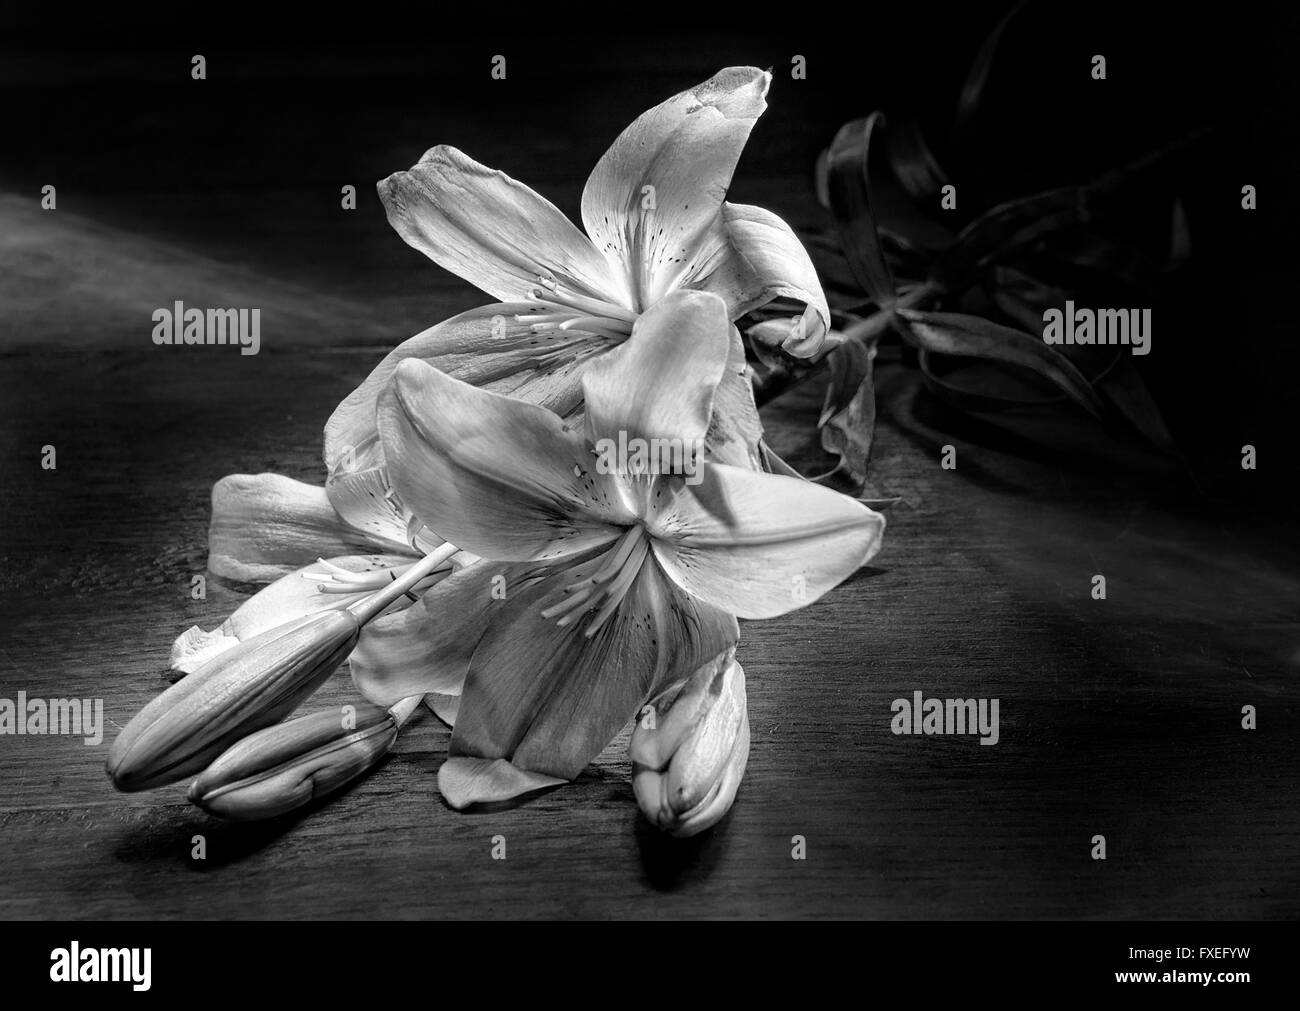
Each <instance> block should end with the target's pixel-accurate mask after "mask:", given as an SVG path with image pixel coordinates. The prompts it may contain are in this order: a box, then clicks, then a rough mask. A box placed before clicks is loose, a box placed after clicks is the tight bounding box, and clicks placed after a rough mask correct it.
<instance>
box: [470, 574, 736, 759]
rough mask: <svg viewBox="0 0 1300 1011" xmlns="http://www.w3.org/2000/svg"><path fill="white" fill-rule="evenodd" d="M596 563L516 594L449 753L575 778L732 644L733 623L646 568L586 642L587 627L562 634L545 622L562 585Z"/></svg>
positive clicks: (480, 666)
mask: <svg viewBox="0 0 1300 1011" xmlns="http://www.w3.org/2000/svg"><path fill="white" fill-rule="evenodd" d="M601 561H602V559H601V558H599V557H598V558H596V559H593V560H590V561H586V562H582V563H579V564H577V565H574V566H572V567H570V568H569V569H568V570H567V571H566V572H564V573H562V574H556V575H554V576H553V577H552V578H549V579H539V580H538V581H537V582H535V583H533V584H532V585H530V586H527V587H526V588H524V589H523V590H522V591H521V592H519V593H517V594H514V595H512V597H511V599H510V600H509V601H508V602H507V603H506V606H505V608H504V609H503V610H502V612H501V613H500V614H499V615H498V616H497V617H496V618H495V619H494V620H493V622H492V623H491V625H490V626H489V627H488V630H487V632H486V633H485V634H484V636H483V639H482V641H481V642H480V643H479V645H478V649H477V650H476V651H475V653H474V659H473V660H472V661H471V663H470V670H469V676H468V678H467V679H466V681H465V690H464V694H463V696H462V698H461V706H460V712H459V714H458V716H457V718H456V728H455V731H454V733H453V735H452V740H451V753H452V754H453V755H466V756H471V757H477V758H507V759H509V760H510V761H511V762H512V763H513V764H514V765H515V766H516V767H518V768H520V769H524V770H527V771H531V772H540V773H543V774H545V775H550V776H559V777H562V778H564V779H573V778H574V777H575V776H577V775H578V773H580V772H581V771H582V769H583V768H584V767H585V766H586V765H587V763H588V762H590V761H591V760H592V758H594V757H595V756H596V755H597V754H599V752H600V751H601V749H603V748H604V747H605V745H607V744H608V743H609V742H610V741H611V740H612V739H613V738H614V736H615V735H616V734H617V733H618V732H619V731H620V730H621V729H622V728H623V727H624V726H626V724H627V722H628V721H629V720H630V719H632V717H633V716H635V715H636V713H637V711H638V709H639V708H640V706H641V705H642V703H643V702H645V700H646V699H647V698H649V697H650V696H652V695H653V694H655V693H656V692H658V691H659V690H661V689H662V688H663V687H665V686H666V685H667V684H669V683H671V682H673V681H676V680H680V679H682V678H684V677H686V676H687V675H688V674H689V673H690V672H691V671H693V670H695V669H696V668H698V667H699V666H700V665H701V664H702V663H704V662H705V661H706V660H708V659H709V658H711V657H714V656H716V655H717V654H718V653H720V652H722V651H723V650H724V649H726V648H727V647H728V646H731V645H733V644H734V643H735V641H736V639H737V637H738V634H739V631H738V629H737V627H736V621H735V619H734V618H732V617H731V616H730V615H729V614H726V613H724V612H722V611H719V610H717V609H716V608H713V607H709V606H708V605H705V604H701V603H699V602H697V601H694V600H692V599H691V598H689V597H687V596H686V595H685V594H682V593H680V592H679V591H677V590H676V589H675V588H674V587H673V586H672V584H671V583H669V582H668V581H667V580H666V579H665V578H664V576H663V573H662V572H660V571H659V569H658V567H657V566H656V565H655V564H654V562H653V561H652V560H649V559H647V561H646V563H645V564H644V565H642V567H641V569H640V572H639V573H638V575H637V577H636V580H635V582H634V583H633V584H632V586H631V588H630V590H629V591H628V593H627V595H626V596H625V597H624V598H623V601H622V603H621V604H620V605H619V607H618V610H617V612H616V613H615V614H614V615H613V617H612V618H611V619H610V620H609V621H607V622H606V623H605V624H604V625H602V626H600V628H599V630H598V631H597V632H596V633H595V635H594V636H592V637H591V638H588V637H587V636H586V633H585V628H584V625H583V623H582V622H581V621H578V622H574V623H572V624H569V625H567V626H565V627H560V626H559V625H558V624H557V623H556V621H555V620H554V618H544V617H542V611H543V610H545V609H546V607H547V605H548V604H549V603H551V602H552V601H553V600H554V597H555V591H556V589H557V587H559V586H563V585H566V584H567V582H568V580H570V579H581V578H585V577H586V576H589V575H591V574H592V572H594V571H595V567H596V566H597V565H598V564H600V563H601Z"/></svg>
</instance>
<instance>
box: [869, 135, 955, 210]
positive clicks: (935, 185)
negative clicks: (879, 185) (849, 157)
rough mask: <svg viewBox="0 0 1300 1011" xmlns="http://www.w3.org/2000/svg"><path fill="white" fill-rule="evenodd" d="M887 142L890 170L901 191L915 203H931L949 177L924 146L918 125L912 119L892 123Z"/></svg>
mask: <svg viewBox="0 0 1300 1011" xmlns="http://www.w3.org/2000/svg"><path fill="white" fill-rule="evenodd" d="M886 140H887V141H888V143H887V144H886V145H885V148H886V153H887V154H888V155H889V165H890V168H892V169H893V170H894V175H895V176H896V177H897V179H898V182H899V184H900V185H901V186H902V187H903V190H904V191H905V192H906V193H907V195H908V196H909V197H911V198H912V199H913V200H915V201H917V202H918V203H924V204H929V203H933V202H934V200H935V198H936V197H937V196H938V195H939V191H940V190H941V189H942V188H943V186H944V184H945V183H947V182H948V177H947V175H945V174H944V171H943V168H942V167H941V166H940V165H939V161H938V159H937V158H935V156H934V152H933V151H931V150H930V145H929V144H927V143H926V142H925V135H924V134H923V133H921V124H920V123H918V122H917V121H916V120H915V119H913V118H911V117H908V118H907V119H904V120H902V121H901V123H898V122H895V123H894V124H893V125H892V126H890V128H889V136H888V137H887V138H886Z"/></svg>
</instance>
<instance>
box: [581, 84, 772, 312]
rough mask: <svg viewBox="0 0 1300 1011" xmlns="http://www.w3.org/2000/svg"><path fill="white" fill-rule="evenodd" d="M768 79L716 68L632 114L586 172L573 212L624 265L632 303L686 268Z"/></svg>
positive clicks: (666, 286) (650, 299) (644, 300)
mask: <svg viewBox="0 0 1300 1011" xmlns="http://www.w3.org/2000/svg"><path fill="white" fill-rule="evenodd" d="M770 81H771V75H770V74H768V73H766V72H764V71H761V70H758V69H756V68H754V67H728V68H727V69H726V70H723V71H720V72H719V73H717V74H715V75H714V76H713V77H711V78H709V80H707V81H705V82H704V83H703V84H700V85H698V86H696V87H694V88H690V89H688V90H687V91H683V92H682V93H681V94H679V95H674V96H673V97H672V98H670V99H668V100H667V101H665V102H661V103H660V104H659V105H657V106H655V107H654V108H653V109H650V110H649V111H647V112H645V113H643V114H642V115H640V116H638V117H637V118H636V120H634V121H633V122H632V124H631V125H630V126H628V128H627V129H626V130H624V131H623V132H622V133H621V134H619V136H618V139H616V140H615V141H614V143H613V144H612V145H611V146H610V148H609V150H608V151H606V152H605V154H604V156H603V157H602V158H601V159H600V161H599V162H598V163H597V165H596V167H595V169H594V170H593V171H592V173H591V176H590V178H588V180H587V185H586V187H585V189H584V190H583V193H582V221H583V224H584V225H585V226H586V229H587V234H588V235H590V236H591V238H592V241H593V242H594V243H595V245H596V247H597V248H598V249H599V250H600V251H601V252H603V253H604V254H605V256H606V258H607V259H608V260H609V261H610V263H611V264H613V265H615V268H616V269H621V270H624V271H626V275H627V277H628V280H629V284H630V285H631V288H632V296H633V298H634V299H635V303H634V304H635V307H636V308H639V309H645V308H648V307H649V306H651V305H653V304H654V303H655V302H657V301H658V300H659V299H660V298H662V297H663V296H664V295H665V294H666V293H667V292H668V291H670V290H671V289H672V288H673V287H675V286H677V284H678V282H679V279H680V278H682V277H684V276H689V275H690V274H691V273H692V271H693V270H694V269H695V267H696V257H697V256H698V255H699V254H700V252H701V249H702V246H703V244H704V243H705V241H706V239H707V237H708V234H709V230H710V228H711V226H712V224H713V221H714V219H715V218H716V217H717V215H718V213H719V210H720V209H721V207H722V202H723V198H724V197H725V195H726V192H727V187H728V186H729V185H730V184H731V176H732V173H733V172H734V171H735V168H736V163H737V161H738V160H739V159H740V153H741V151H742V150H743V149H744V147H745V142H746V141H747V140H748V139H749V132H750V130H751V129H753V126H754V123H755V121H757V119H758V117H759V116H761V115H762V114H763V110H764V109H766V108H767V104H766V102H765V101H764V96H765V95H766V94H767V88H768V84H769V83H770Z"/></svg>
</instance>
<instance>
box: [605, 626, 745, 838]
mask: <svg viewBox="0 0 1300 1011" xmlns="http://www.w3.org/2000/svg"><path fill="white" fill-rule="evenodd" d="M628 754H629V756H630V757H631V758H632V763H633V767H632V789H633V792H634V793H635V794H636V799H637V803H638V804H639V805H640V806H641V810H642V811H643V812H644V813H645V816H646V817H647V818H648V819H650V821H652V822H653V823H654V824H655V825H657V826H658V827H659V828H661V829H663V830H664V831H666V832H669V833H671V834H672V835H675V836H692V835H695V834H696V833H698V832H703V831H704V830H705V829H706V828H709V827H711V826H713V825H715V824H716V823H717V822H718V821H719V820H720V819H721V818H722V816H723V815H724V814H726V813H727V811H729V810H730V809H731V804H732V802H733V801H734V800H735V799H736V791H737V790H738V789H739V787H740V781H741V779H742V778H743V777H744V775H745V764H746V762H748V761H749V713H748V710H747V707H746V703H745V671H744V668H742V667H741V666H740V664H739V663H738V662H737V661H736V656H735V651H734V650H731V649H729V650H727V651H726V652H725V653H722V654H720V655H719V656H717V657H716V658H715V659H713V660H711V661H710V662H709V663H706V664H704V666H702V667H700V668H699V670H697V671H696V672H695V673H694V674H692V675H691V677H690V678H689V679H687V681H686V682H685V683H684V684H683V685H682V686H681V688H680V690H678V691H677V693H676V695H673V694H671V693H669V694H667V695H665V696H661V697H660V699H659V700H657V701H656V703H652V705H651V706H650V707H649V708H648V709H647V710H645V711H643V713H642V715H641V717H640V719H639V720H638V721H637V725H636V729H635V730H633V731H632V739H631V741H630V742H629V744H628Z"/></svg>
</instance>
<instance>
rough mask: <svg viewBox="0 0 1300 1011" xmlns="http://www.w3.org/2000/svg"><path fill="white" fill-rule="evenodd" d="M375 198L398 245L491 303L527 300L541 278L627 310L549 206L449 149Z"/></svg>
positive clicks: (615, 287)
mask: <svg viewBox="0 0 1300 1011" xmlns="http://www.w3.org/2000/svg"><path fill="white" fill-rule="evenodd" d="M379 199H380V200H381V201H383V204H384V210H385V211H387V212H388V220H389V222H390V223H391V224H392V226H393V227H394V228H395V229H396V230H397V233H398V234H399V235H400V236H401V237H402V238H403V239H405V240H406V241H407V242H408V243H409V244H410V245H412V246H413V247H415V248H416V249H418V250H419V251H420V252H422V253H424V255H425V256H427V257H429V259H431V260H433V262H434V263H436V264H438V265H439V266H440V267H444V268H445V269H447V270H450V271H451V272H452V273H453V274H456V275H458V276H459V277H463V278H464V279H465V280H466V281H469V282H470V284H473V285H475V286H477V287H479V288H481V289H482V290H483V291H486V292H487V293H488V294H490V295H491V296H492V297H493V298H496V299H499V300H501V301H503V302H505V301H511V300H517V299H523V298H527V297H528V294H529V292H530V291H531V290H532V289H533V288H534V287H535V286H536V284H537V279H538V277H547V278H552V279H555V280H558V281H561V282H563V283H566V284H568V285H570V286H572V287H575V288H578V289H579V290H581V291H583V292H585V293H586V294H589V295H592V296H596V297H599V298H602V299H604V300H607V301H615V302H621V303H622V304H627V301H626V295H625V294H624V291H625V287H624V285H623V284H622V282H621V279H620V278H617V277H616V275H615V274H614V273H613V272H612V271H611V270H610V266H609V264H608V263H607V261H606V260H605V259H604V258H603V257H602V256H601V255H600V254H599V253H598V252H597V251H596V249H595V247H594V246H593V245H592V244H591V241H590V240H589V239H588V238H587V236H585V235H583V234H582V232H581V231H579V230H578V228H577V226H576V225H574V224H573V222H571V221H570V220H569V219H568V218H566V217H565V216H564V215H563V214H562V213H560V211H559V209H558V208H556V206H555V205H554V204H552V203H551V202H550V201H549V200H547V199H546V198H545V197H543V196H541V195H540V194H538V193H536V192H534V191H533V190H531V189H529V188H528V187H527V186H525V185H524V184H523V183H519V182H516V181H515V180H514V179H511V178H510V177H509V176H508V175H506V174H505V173H504V172H498V171H495V170H493V169H490V168H488V167H487V166H486V165H482V164H480V163H479V162H476V161H475V160H474V159H473V158H470V157H469V156H468V155H466V154H464V153H463V152H461V151H458V150H456V148H454V147H447V146H446V145H439V146H438V147H435V148H431V149H430V150H428V151H426V152H425V154H424V157H423V158H421V159H420V161H419V162H418V163H417V164H416V165H414V166H413V167H412V168H410V169H409V170H408V171H406V172H395V173H394V174H393V175H391V176H389V177H388V178H387V179H384V180H383V181H382V182H380V183H379ZM628 307H629V308H630V307H631V306H630V305H628Z"/></svg>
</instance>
